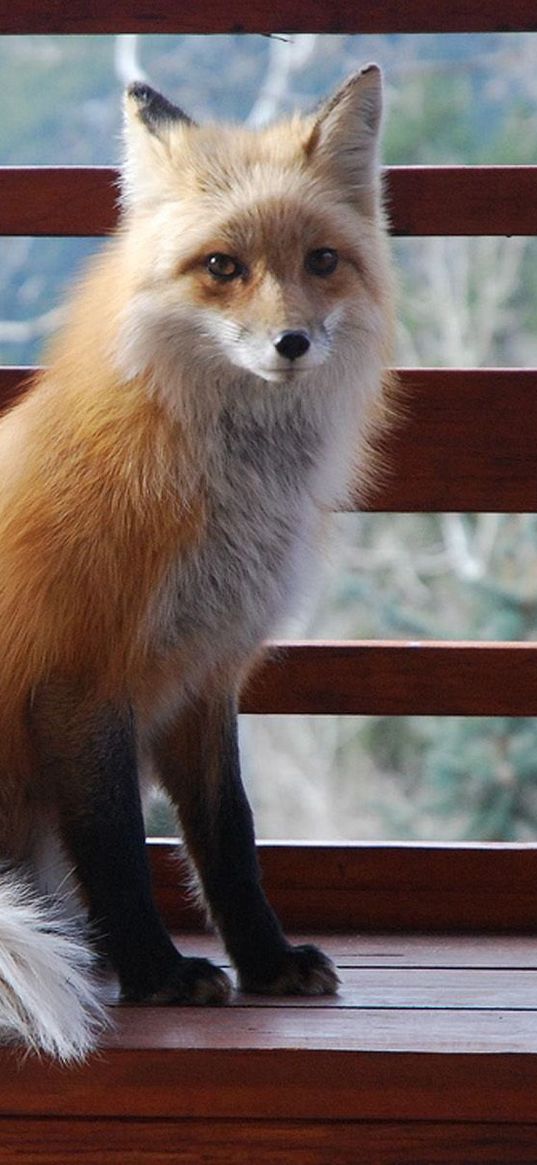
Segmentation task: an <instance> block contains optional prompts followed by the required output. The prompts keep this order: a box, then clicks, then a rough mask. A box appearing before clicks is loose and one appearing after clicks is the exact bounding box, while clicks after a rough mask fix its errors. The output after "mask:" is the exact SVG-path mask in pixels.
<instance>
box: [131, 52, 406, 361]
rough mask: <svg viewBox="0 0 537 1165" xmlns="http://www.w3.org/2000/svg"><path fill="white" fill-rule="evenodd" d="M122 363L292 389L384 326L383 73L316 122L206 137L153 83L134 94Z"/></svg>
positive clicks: (220, 131)
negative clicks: (160, 359)
mask: <svg viewBox="0 0 537 1165" xmlns="http://www.w3.org/2000/svg"><path fill="white" fill-rule="evenodd" d="M125 104H126V131H125V137H126V151H125V152H126V158H125V165H124V171H123V205H124V218H123V223H124V230H123V239H124V243H125V246H126V249H127V254H128V256H129V272H130V280H131V286H132V287H133V295H132V296H131V301H130V305H129V308H128V311H127V314H126V324H125V327H124V328H123V333H122V335H123V339H122V343H123V353H122V360H123V364H124V366H125V367H128V368H129V369H130V371H131V374H136V373H138V372H140V371H142V370H143V366H144V364H145V365H146V366H147V365H149V364H151V363H152V362H153V358H154V357H155V356H156V353H157V352H160V353H162V352H163V351H164V350H166V352H167V353H168V356H169V355H170V354H173V353H174V352H175V353H176V355H177V356H179V357H180V359H181V361H182V363H183V365H184V361H185V360H187V361H188V360H192V361H194V359H195V360H196V361H198V363H199V361H201V362H202V363H204V362H205V363H209V364H210V365H211V367H212V368H213V370H214V371H215V373H218V372H219V371H220V372H222V371H225V372H227V373H229V371H230V369H231V370H233V371H234V372H235V374H237V373H238V372H239V371H240V373H241V374H243V375H244V373H245V372H246V373H248V374H250V375H253V376H254V377H256V378H258V379H260V380H261V381H275V382H286V381H287V382H291V383H293V382H296V381H297V380H298V379H303V378H305V377H308V376H311V374H312V373H316V372H317V370H318V369H319V368H320V367H321V366H330V367H332V366H333V365H334V362H337V361H338V360H341V359H346V358H349V357H350V354H351V352H352V353H353V354H354V356H355V355H356V345H357V344H358V345H361V346H362V347H363V349H364V352H365V351H366V350H367V347H368V337H369V338H371V339H373V341H374V343H375V345H376V347H377V348H378V346H379V340H380V342H381V344H382V335H383V329H385V326H386V325H385V319H386V311H385V303H384V300H385V299H386V297H387V290H386V289H387V285H388V283H389V278H388V274H387V272H388V264H387V259H386V257H385V254H384V241H383V222H382V211H381V205H380V192H379V176H378V164H377V145H378V136H379V126H380V120H381V105H382V88H381V75H380V70H379V69H378V67H377V66H376V65H369V66H367V67H366V68H364V69H363V70H362V71H361V72H359V73H357V74H355V75H354V76H352V77H350V79H349V80H348V81H347V82H346V83H345V84H344V85H343V86H342V87H341V88H340V89H338V90H337V92H336V93H335V94H334V95H333V96H332V97H331V99H330V100H328V101H327V102H326V103H325V104H324V105H323V106H322V107H321V108H320V109H319V110H318V111H317V112H316V113H315V114H312V115H309V116H306V117H299V116H295V117H293V118H290V119H288V120H286V121H284V122H281V123H279V124H276V125H274V126H270V127H268V128H266V129H262V130H249V129H247V128H241V127H237V126H230V125H215V124H210V125H206V126H198V125H196V124H195V123H194V122H192V121H191V120H190V118H189V117H187V116H186V115H185V114H184V113H183V112H182V110H180V109H179V108H178V107H177V106H175V105H173V104H172V103H171V102H169V101H167V100H166V99H165V98H164V97H162V96H161V95H160V94H158V93H156V92H155V91H154V90H153V89H151V88H150V87H149V86H147V85H145V84H141V83H136V84H134V85H131V87H130V88H129V90H128V92H127V95H126V102H125Z"/></svg>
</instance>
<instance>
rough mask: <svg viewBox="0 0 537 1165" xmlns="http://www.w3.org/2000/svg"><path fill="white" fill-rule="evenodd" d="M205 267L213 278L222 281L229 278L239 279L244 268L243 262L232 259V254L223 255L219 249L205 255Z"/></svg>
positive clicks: (226, 280)
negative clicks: (212, 253)
mask: <svg viewBox="0 0 537 1165" xmlns="http://www.w3.org/2000/svg"><path fill="white" fill-rule="evenodd" d="M205 268H206V270H207V271H208V272H209V275H212V276H213V279H220V280H221V281H222V282H224V283H226V282H228V280H230V279H239V278H240V276H241V275H244V273H245V270H246V268H245V267H244V264H243V263H239V260H238V259H234V258H233V255H223V254H222V253H221V252H220V251H217V252H216V253H215V254H214V255H208V256H207V258H206V260H205Z"/></svg>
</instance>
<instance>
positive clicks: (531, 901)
mask: <svg viewBox="0 0 537 1165" xmlns="http://www.w3.org/2000/svg"><path fill="white" fill-rule="evenodd" d="M535 28H537V15H536V10H535V2H534V0H511V3H510V4H508V5H505V6H503V8H502V9H500V5H499V3H498V0H474V2H473V3H471V4H470V3H461V2H459V0H437V3H436V4H430V3H429V2H427V3H425V2H424V0H406V3H394V2H393V0H386V2H384V3H377V2H372V0H364V2H363V3H357V2H356V0H331V2H328V0H318V2H317V0H271V3H270V4H269V3H267V0H249V3H246V0H229V2H228V3H226V4H225V5H222V6H219V5H217V4H214V3H211V2H210V0H200V2H197V3H195V4H192V5H190V6H188V5H184V6H183V7H182V8H178V6H177V5H172V4H170V3H169V0H154V2H153V4H152V5H150V6H147V5H145V4H143V3H142V0H128V2H127V0H115V2H114V3H113V4H111V3H110V0H92V3H91V4H90V3H88V4H85V5H80V4H77V3H69V4H65V5H62V4H59V3H57V2H56V0H41V2H40V4H39V5H36V4H35V2H34V0H17V3H16V4H8V3H7V2H6V0H0V31H2V32H3V33H21V32H35V33H48V32H58V33H63V32H72V33H80V32H86V33H95V32H109V33H117V32H197V33H205V32H207V33H208V32H227V31H234V32H236V31H238V30H243V31H249V32H269V31H278V30H288V29H296V30H298V31H318V32H335V31H338V32H340V31H348V32H363V33H365V32H419V31H423V32H433V31H434V32H459V31H461V32H464V31H466V32H470V31H496V30H500V29H501V30H504V31H505V30H511V31H525V30H531V29H535ZM387 182H388V190H389V200H390V205H391V211H392V221H393V231H394V233H395V234H400V235H427V234H452V235H458V234H467V235H472V234H479V233H481V234H524V235H525V234H532V233H536V230H537V219H536V209H535V208H536V207H537V167H526V166H525V167H516V168H509V167H501V166H494V167H475V168H473V167H460V168H459V167H445V168H444V167H441V168H440V167H439V168H437V167H425V168H419V167H418V168H413V167H411V168H396V169H392V170H391V171H389V173H388V176H387ZM113 183H114V172H113V171H111V170H110V169H106V168H101V169H80V168H65V167H60V168H33V169H32V168H24V169H4V170H0V233H1V234H5V235H12V234H22V235H27V234H34V235H50V234H52V235H54V234H71V235H96V234H101V233H103V231H106V230H108V229H109V228H110V227H111V226H112V225H113V222H114V217H115V206H114V200H115V191H114V185H113ZM439 192H441V197H439ZM26 376H27V370H24V369H4V370H3V371H2V372H1V373H0V402H3V403H7V402H8V401H10V400H12V399H14V397H15V396H16V395H17V394H18V393H19V392H20V391H22V390H23V388H24V381H25V378H26ZM404 380H405V381H406V383H407V387H408V415H407V416H406V418H405V421H404V424H403V425H401V426H400V427H399V428H398V430H397V432H395V433H394V434H393V435H392V436H391V437H390V439H389V442H388V445H389V448H388V449H387V452H388V455H389V459H390V460H391V462H392V464H393V473H392V475H391V476H390V478H389V479H388V480H386V481H385V482H384V483H383V485H382V488H381V489H380V490H379V492H378V493H377V495H376V496H375V498H374V499H373V500H372V503H371V508H372V509H376V510H384V511H390V510H397V511H429V510H431V511H436V510H447V511H449V510H453V511H458V510H462V511H468V510H470V511H472V510H475V511H492V512H497V511H503V512H519V511H521V512H524V511H533V512H534V511H535V510H536V506H537V370H528V371H519V370H516V371H513V370H505V369H501V370H488V369H487V370H480V371H467V370H464V369H462V370H441V369H431V370H407V371H406V372H405V373H404ZM506 398H508V400H509V412H508V416H506V412H505V400H506ZM499 434H501V456H500V454H499V451H498V450H499V444H500V442H499V441H498V435H499ZM243 711H244V712H246V713H251V712H265V713H270V712H280V713H281V712H283V713H286V712H289V713H290V712H294V713H307V712H309V713H316V714H320V715H323V714H328V713H334V712H339V713H347V714H364V713H368V714H369V713H377V714H379V713H382V714H386V715H401V714H414V715H425V714H431V713H434V714H445V715H453V714H462V715H492V716H494V715H510V716H521V715H536V714H537V647H534V646H533V645H531V644H526V643H520V644H507V643H501V644H489V643H480V644H476V643H465V644H460V643H423V644H415V643H412V644H408V643H380V642H375V643H322V644H318V643H315V644H303V643H296V644H293V645H291V646H289V648H288V650H287V651H286V652H285V653H283V654H281V655H279V656H278V657H277V658H276V659H273V660H271V661H270V662H268V663H267V665H266V666H265V667H264V669H263V671H262V673H261V674H260V675H259V676H258V677H257V679H256V681H255V682H254V683H253V684H252V686H251V688H250V690H249V691H248V692H247V693H246V694H245V697H244V701H243ZM150 849H151V856H152V861H153V869H154V880H155V885H156V890H157V896H158V899H159V903H160V905H161V909H162V911H163V914H164V916H165V918H166V921H167V923H168V925H169V926H170V927H171V928H172V930H174V931H176V932H177V933H180V934H181V944H182V948H183V949H185V950H192V951H193V952H196V953H211V954H212V955H214V956H215V957H216V958H220V959H221V961H225V956H224V955H223V953H222V951H219V948H218V944H217V942H216V940H215V939H213V938H212V937H211V936H209V935H206V934H205V933H204V932H203V931H202V930H201V929H200V920H199V918H198V917H197V916H196V914H195V913H194V911H193V907H192V905H191V904H189V902H188V900H187V899H186V898H185V897H184V896H183V895H182V894H181V892H180V890H179V889H178V886H180V884H181V871H180V868H179V869H178V866H177V861H176V859H175V857H173V856H172V847H171V845H170V844H169V843H166V842H162V843H151V845H150ZM260 854H261V860H262V865H263V869H264V873H265V882H266V886H267V890H268V893H269V895H270V898H271V900H272V901H273V903H274V905H275V907H276V908H277V910H278V911H279V913H280V914H281V916H282V919H283V920H284V922H285V924H286V926H287V928H288V929H289V930H290V931H292V932H295V933H297V934H301V935H313V934H315V935H317V936H319V937H320V941H321V942H322V944H323V945H324V947H325V948H326V949H328V950H329V951H331V952H332V954H333V956H334V957H335V959H336V961H337V963H338V965H339V967H340V969H341V978H342V990H341V993H340V995H339V996H338V997H336V998H334V999H333V1000H332V999H328V1000H327V999H321V1000H309V1001H308V1000H296V999H295V1000H290V1001H289V1000H288V1001H285V1000H284V1001H280V1000H274V1001H273V1000H267V999H255V998H251V997H250V998H248V999H246V998H244V999H240V998H238V999H237V1000H236V1001H235V1002H234V1004H233V1005H232V1006H231V1007H230V1008H227V1009H222V1010H208V1011H205V1010H203V1009H195V1008H193V1009H189V1010H186V1009H184V1010H181V1009H173V1008H165V1009H141V1008H140V1009H135V1008H127V1007H122V1008H116V1009H115V1013H114V1018H115V1019H116V1029H115V1031H114V1032H113V1033H112V1034H110V1036H109V1037H108V1040H107V1043H106V1047H105V1049H104V1050H103V1052H102V1053H101V1054H100V1055H98V1056H97V1057H95V1058H94V1059H92V1060H91V1062H90V1063H88V1064H87V1065H85V1066H84V1067H81V1068H79V1069H75V1070H72V1069H71V1070H68V1071H67V1070H61V1069H59V1068H57V1067H55V1066H51V1065H48V1064H44V1063H40V1062H38V1061H36V1060H34V1059H27V1060H25V1061H24V1062H21V1061H20V1058H18V1057H17V1056H16V1055H15V1054H14V1053H11V1052H7V1051H4V1052H3V1053H1V1054H0V1162H3V1161H6V1162H7V1161H14V1160H16V1161H17V1162H20V1163H21V1165H38V1163H39V1165H52V1162H54V1163H56V1162H60V1161H63V1160H65V1159H68V1158H69V1159H70V1158H73V1157H74V1158H77V1157H78V1158H80V1159H81V1160H83V1161H84V1162H86V1163H87V1165H91V1163H95V1165H97V1162H99V1165H107V1163H112V1162H116V1161H121V1162H123V1161H127V1162H129V1161H131V1162H138V1161H140V1162H142V1161H143V1162H147V1163H152V1165H163V1163H164V1162H167V1161H174V1162H179V1163H184V1165H187V1163H188V1165H193V1163H195V1162H196V1163H197V1162H206V1163H207V1165H213V1163H214V1165H231V1162H233V1163H234V1165H246V1163H248V1165H269V1163H270V1165H272V1163H280V1165H284V1163H285V1165H328V1163H330V1165H332V1163H335V1165H342V1163H343V1165H357V1163H358V1162H364V1163H367V1165H369V1163H371V1165H376V1163H379V1165H381V1163H382V1165H384V1163H387V1162H392V1163H394V1165H395V1163H397V1165H406V1163H408V1165H432V1163H433V1162H444V1163H447V1162H449V1163H451V1165H464V1163H466V1162H474V1161H475V1162H488V1163H492V1162H496V1163H500V1162H502V1163H503V1162H512V1163H516V1165H521V1163H523V1162H535V1161H537V940H536V939H535V937H531V936H532V933H533V934H534V932H535V923H536V919H537V849H536V848H535V847H533V846H523V845H520V846H519V845H467V846H458V845H453V846H441V845H436V846H435V845H422V846H416V845H400V844H393V845H361V844H357V845H344V844H341V845H330V846H317V845H310V844H305V845H283V844H282V845H268V844H267V845H262V846H260Z"/></svg>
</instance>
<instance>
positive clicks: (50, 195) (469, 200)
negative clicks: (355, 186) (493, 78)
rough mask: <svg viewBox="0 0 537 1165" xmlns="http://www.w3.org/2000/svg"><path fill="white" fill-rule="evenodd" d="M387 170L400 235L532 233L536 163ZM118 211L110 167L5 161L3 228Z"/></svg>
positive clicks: (1, 171)
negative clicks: (31, 164)
mask: <svg viewBox="0 0 537 1165" xmlns="http://www.w3.org/2000/svg"><path fill="white" fill-rule="evenodd" d="M385 175H386V204H387V208H388V212H389V218H390V222H391V231H392V233H393V234H394V235H402V236H409V235H418V236H423V235H533V234H535V231H536V224H535V214H534V211H533V208H534V206H535V203H536V201H537V166H396V167H392V168H388V169H387V170H386V172H385ZM117 218H118V173H117V171H116V170H114V169H113V168H111V167H106V166H102V167H98V166H97V167H90V166H72V167H71V166H27V167H15V166H13V167H10V166H8V167H2V168H0V235H36V236H40V235H79V236H100V235H105V234H108V233H109V232H110V231H111V230H112V229H113V227H114V226H115V225H116V223H117Z"/></svg>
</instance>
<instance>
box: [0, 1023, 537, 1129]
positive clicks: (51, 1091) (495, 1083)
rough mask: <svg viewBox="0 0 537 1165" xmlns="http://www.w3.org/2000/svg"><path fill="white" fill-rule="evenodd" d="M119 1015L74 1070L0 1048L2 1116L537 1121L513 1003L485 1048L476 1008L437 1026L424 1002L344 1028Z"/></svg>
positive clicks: (493, 1026) (532, 1066) (524, 1029)
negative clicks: (105, 1047)
mask: <svg viewBox="0 0 537 1165" xmlns="http://www.w3.org/2000/svg"><path fill="white" fill-rule="evenodd" d="M116 1014H117V1015H118V1020H119V1023H120V1024H121V1027H120V1029H119V1031H118V1032H117V1034H116V1037H115V1038H114V1039H113V1040H111V1041H110V1042H111V1043H115V1047H111V1048H110V1050H109V1051H108V1052H107V1053H102V1054H101V1055H100V1056H99V1057H94V1058H93V1059H92V1060H90V1062H89V1063H88V1064H86V1065H85V1066H84V1067H81V1068H71V1069H70V1070H69V1071H65V1070H63V1071H62V1070H61V1069H59V1068H56V1067H49V1066H48V1065H47V1064H40V1063H39V1062H38V1061H37V1060H36V1059H35V1057H31V1058H28V1059H27V1060H24V1061H22V1062H21V1060H20V1057H18V1059H17V1058H16V1055H12V1054H10V1053H9V1052H7V1051H6V1052H2V1053H0V1082H1V1088H0V1113H1V1114H3V1115H6V1116H9V1117H11V1118H12V1117H15V1116H17V1115H20V1116H24V1115H28V1116H30V1115H33V1116H43V1115H45V1114H46V1115H48V1116H49V1117H51V1118H52V1117H57V1116H87V1115H88V1113H91V1114H92V1115H94V1116H99V1117H124V1116H125V1114H126V1113H129V1114H131V1115H133V1116H136V1117H137V1118H138V1119H142V1118H145V1119H155V1118H157V1119H160V1120H162V1119H170V1120H171V1119H178V1118H187V1119H192V1118H198V1119H205V1120H207V1119H209V1118H210V1120H211V1121H213V1120H218V1119H225V1118H229V1117H230V1116H232V1117H233V1118H235V1119H241V1118H242V1119H243V1120H252V1119H256V1118H257V1119H267V1117H269V1116H270V1119H272V1120H304V1119H309V1120H310V1121H311V1120H323V1119H324V1120H346V1119H354V1120H397V1119H399V1120H400V1119H401V1117H406V1119H416V1120H435V1119H437V1120H452V1121H457V1120H459V1121H469V1120H471V1121H476V1120H491V1119H492V1118H495V1119H497V1120H507V1121H512V1122H516V1121H531V1122H533V1123H535V1121H536V1115H537V1101H536V1097H537V1056H536V1055H535V1047H536V1046H537V1044H536V1041H535V1031H534V1030H532V1028H531V1027H529V1026H528V1024H527V1016H526V1014H525V1013H523V1014H520V1016H519V1018H518V1021H517V1019H516V1016H514V1014H513V1013H512V1012H508V1011H507V1012H501V1013H490V1012H485V1013H476V1014H475V1017H474V1023H475V1024H476V1025H479V1031H480V1038H479V1039H478V1041H477V1048H476V1047H475V1044H474V1037H475V1027H474V1026H473V1025H472V1026H471V1025H470V1024H469V1022H468V1013H467V1012H459V1013H455V1014H454V1013H448V1012H444V1013H442V1012H439V1013H437V1015H436V1022H435V1024H434V1025H433V1024H432V1023H431V1016H430V1014H429V1013H428V1012H425V1011H423V1012H419V1011H416V1012H415V1017H414V1022H413V1023H409V1017H408V1013H407V1012H400V1013H397V1012H395V1013H389V1012H388V1013H385V1014H383V1017H382V1021H381V1019H380V1016H379V1014H378V1012H375V1011H362V1012H360V1013H359V1022H358V1023H357V1024H356V1027H355V1028H352V1027H351V1026H350V1025H348V1026H347V1027H345V1024H344V1021H342V1019H341V1017H338V1013H337V1012H329V1013H328V1018H329V1019H330V1020H332V1019H333V1020H334V1021H337V1024H336V1022H334V1023H333V1030H332V1031H331V1025H330V1024H328V1023H326V1020H327V1013H326V1012H323V1013H322V1023H321V1024H319V1023H318V1022H316V1023H315V1025H313V1023H312V1029H311V1031H310V1028H309V1023H308V1025H305V1023H304V1017H303V1014H302V1013H300V1015H298V1017H297V1019H298V1020H299V1021H300V1023H298V1022H295V1023H293V1024H291V1022H290V1023H289V1027H288V1026H287V1019H288V1016H289V1015H290V1016H292V1014H293V1013H292V1012H288V1011H287V1010H285V1009H283V1008H282V1011H281V1013H280V1023H279V1024H277V1022H276V1020H275V1018H274V1014H275V1015H276V1016H277V1014H278V1013H277V1012H276V1013H272V1012H270V1013H268V1012H267V1010H266V1009H263V1010H262V1012H261V1015H260V1016H259V1017H258V1016H256V1015H255V1013H254V1012H249V1013H248V1017H245V1019H246V1018H247V1019H248V1024H247V1025H246V1023H245V1025H244V1027H241V1026H240V1025H239V1024H237V1016H236V1014H235V1013H232V1012H231V1010H227V1011H226V1009H222V1010H220V1009H216V1008H210V1009H208V1010H207V1011H205V1012H203V1011H201V1010H200V1009H198V1008H192V1009H189V1008H177V1009H173V1008H166V1009H161V1010H160V1012H159V1011H157V1009H154V1008H146V1009H139V1010H138V1011H136V1010H135V1009H132V1008H125V1009H124V1011H123V1013H121V1012H119V1009H118V1012H117V1013H116ZM267 1015H268V1019H269V1020H270V1017H271V1016H272V1024H271V1026H270V1027H268V1026H267V1022H268V1021H267ZM309 1015H310V1016H311V1017H312V1019H315V1017H316V1016H318V1015H319V1013H318V1012H316V1011H314V1010H313V1009H312V1010H311V1011H310V1012H309ZM385 1015H386V1016H387V1017H390V1018H391V1022H390V1019H388V1021H387V1022H384V1017H385ZM258 1018H259V1021H260V1030H258V1029H257V1024H256V1020H257V1019H258ZM338 1032H339V1039H338V1038H337V1034H338ZM330 1042H332V1043H333V1045H334V1046H333V1048H330V1047H329V1044H330ZM519 1046H520V1047H523V1048H527V1049H528V1051H526V1052H525V1051H518V1050H517V1048H518V1047H519ZM431 1048H434V1049H435V1050H434V1051H431ZM439 1081H441V1086H440V1087H439ZM477 1082H479V1086H477ZM177 1131H178V1135H180V1129H178V1130H177Z"/></svg>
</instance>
